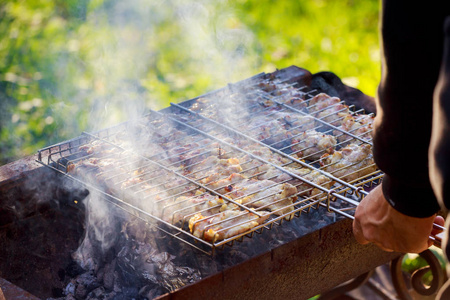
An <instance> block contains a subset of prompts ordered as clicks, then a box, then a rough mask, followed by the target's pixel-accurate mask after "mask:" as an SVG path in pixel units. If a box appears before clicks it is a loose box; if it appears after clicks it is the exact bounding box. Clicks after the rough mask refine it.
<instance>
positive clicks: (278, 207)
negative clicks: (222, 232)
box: [226, 179, 297, 215]
mask: <svg viewBox="0 0 450 300" xmlns="http://www.w3.org/2000/svg"><path fill="white" fill-rule="evenodd" d="M229 190H230V191H229V193H228V194H226V195H227V196H228V197H230V198H232V199H233V200H235V201H239V202H240V203H241V204H244V205H247V206H250V207H256V208H261V209H265V210H270V211H272V212H274V213H275V214H276V215H282V214H287V213H289V212H291V211H292V210H293V209H294V208H293V206H290V205H291V204H292V203H293V202H294V201H295V198H296V197H294V196H295V194H296V193H297V189H296V188H295V186H293V185H291V184H289V183H283V184H278V183H276V182H274V181H271V180H255V179H246V180H242V181H239V182H237V183H235V184H233V185H232V187H230V188H229Z"/></svg>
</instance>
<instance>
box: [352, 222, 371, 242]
mask: <svg viewBox="0 0 450 300" xmlns="http://www.w3.org/2000/svg"><path fill="white" fill-rule="evenodd" d="M353 235H354V236H355V239H356V241H357V242H358V243H359V244H361V245H365V244H368V243H369V241H368V240H366V238H365V237H364V234H363V232H362V228H361V224H360V223H359V221H358V220H356V219H355V220H353Z"/></svg>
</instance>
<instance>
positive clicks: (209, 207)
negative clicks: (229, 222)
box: [161, 190, 237, 224]
mask: <svg viewBox="0 0 450 300" xmlns="http://www.w3.org/2000/svg"><path fill="white" fill-rule="evenodd" d="M232 209H237V205H235V204H234V203H227V201H225V200H223V199H222V198H220V197H219V196H215V195H211V194H209V193H205V192H201V191H200V190H198V191H197V192H196V195H194V196H187V195H186V196H180V197H177V198H176V199H175V200H174V202H169V203H167V204H165V205H164V207H162V208H161V217H162V218H163V219H164V220H165V221H167V222H170V223H172V224H176V223H178V222H179V221H181V220H183V219H185V220H186V219H187V220H186V221H188V220H189V219H190V217H192V216H193V215H194V214H195V213H197V212H201V213H202V214H203V215H204V216H210V215H213V214H217V213H219V212H223V211H226V210H232Z"/></svg>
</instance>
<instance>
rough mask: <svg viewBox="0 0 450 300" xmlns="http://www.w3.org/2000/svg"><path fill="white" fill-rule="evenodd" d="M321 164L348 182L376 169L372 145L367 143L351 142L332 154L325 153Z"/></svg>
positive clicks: (327, 170) (329, 171)
mask: <svg viewBox="0 0 450 300" xmlns="http://www.w3.org/2000/svg"><path fill="white" fill-rule="evenodd" d="M320 164H321V166H322V168H323V169H324V170H325V171H326V172H328V173H331V174H332V175H334V176H336V177H338V178H340V179H342V180H344V181H347V182H352V181H354V180H357V179H360V178H362V177H364V176H366V175H368V174H370V173H372V172H375V171H376V165H375V163H374V160H373V155H372V147H371V146H370V145H367V144H362V145H356V144H350V145H347V146H346V147H345V148H342V149H341V150H340V151H335V152H334V153H333V154H331V155H330V154H328V153H327V154H324V155H323V156H322V157H321V161H320Z"/></svg>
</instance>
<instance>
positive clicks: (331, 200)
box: [38, 72, 383, 254]
mask: <svg viewBox="0 0 450 300" xmlns="http://www.w3.org/2000/svg"><path fill="white" fill-rule="evenodd" d="M318 93H319V91H317V90H314V89H308V88H307V87H306V86H301V85H300V84H299V83H298V82H296V81H295V78H294V81H293V80H292V78H286V73H285V72H275V73H272V74H260V75H257V76H255V77H252V78H250V79H247V80H244V81H242V82H239V83H236V84H230V85H228V86H227V87H225V88H223V89H220V90H218V91H214V92H211V93H209V94H207V95H204V96H201V97H199V98H195V99H192V100H189V101H186V102H183V103H180V104H175V103H172V104H171V107H169V108H168V109H165V110H163V111H161V112H157V111H150V113H149V114H147V115H146V116H144V117H143V118H142V119H140V120H137V121H134V122H126V123H123V124H120V125H118V126H116V127H114V128H109V129H106V130H102V131H99V132H96V133H92V134H91V133H84V134H83V135H82V136H80V137H78V138H75V139H73V140H70V141H67V142H64V143H61V144H58V145H55V146H50V147H47V148H45V149H42V150H39V156H38V157H39V162H40V163H42V164H44V165H46V166H48V167H50V168H52V169H54V170H57V171H58V172H62V173H64V174H65V175H66V176H68V177H70V178H71V179H73V180H76V181H79V182H82V183H83V184H85V185H87V186H89V187H90V188H93V189H96V190H98V191H100V192H101V193H103V194H104V195H105V198H106V199H108V200H109V201H111V202H112V203H114V204H115V205H118V206H120V207H121V208H123V209H125V210H127V211H129V212H130V213H132V214H134V215H137V216H139V217H140V218H143V219H145V220H146V221H147V222H152V223H153V224H155V225H156V226H158V227H159V228H160V229H161V230H163V231H164V232H166V233H167V234H169V235H171V236H173V237H174V238H177V239H180V240H182V241H184V242H186V243H188V244H189V245H191V246H193V247H195V248H196V249H199V250H201V251H203V252H206V253H208V254H214V252H215V250H216V249H221V248H223V246H224V245H232V244H233V243H234V242H235V241H236V240H242V239H243V238H244V237H251V236H252V235H253V234H255V233H262V232H263V231H265V230H268V229H270V228H272V227H273V226H274V225H281V224H282V223H283V222H284V221H289V220H291V219H292V218H294V217H299V216H301V215H302V214H303V213H308V212H309V211H310V210H311V209H317V208H318V207H319V206H326V208H327V209H328V210H329V211H333V212H335V213H338V214H340V215H343V216H346V217H351V214H349V212H348V210H352V209H354V208H355V207H356V205H357V203H358V200H360V199H361V197H364V195H366V194H367V190H369V189H370V188H372V186H373V185H376V184H378V183H379V182H380V180H381V178H382V175H383V174H382V172H380V171H379V170H377V169H376V166H375V164H374V162H373V159H372V158H371V153H369V155H366V156H364V157H362V159H357V160H356V161H350V162H349V163H347V164H343V165H340V164H339V163H338V162H334V161H332V160H330V161H328V162H327V163H323V161H321V158H320V157H321V156H323V154H325V153H327V151H331V152H332V151H334V149H336V150H337V151H338V150H339V149H344V148H345V147H346V145H348V144H352V145H354V146H356V147H364V146H368V147H370V145H371V141H370V138H368V135H370V131H371V128H370V126H371V124H370V123H368V124H363V123H361V124H358V125H357V126H356V127H355V128H354V129H352V131H346V130H345V129H343V128H342V126H340V125H339V124H341V123H342V122H343V119H344V118H345V117H347V116H360V115H366V113H365V111H364V109H357V108H356V107H355V106H354V105H351V106H347V105H346V104H345V103H344V102H343V101H341V100H340V99H337V98H334V99H336V101H335V102H333V103H332V104H331V105H325V106H324V105H323V104H321V103H320V102H318V103H313V102H312V101H313V100H311V99H315V98H314V96H315V95H317V94H318ZM330 97H331V96H330ZM367 116H368V117H373V115H371V114H367ZM248 122H250V124H248ZM280 124H281V125H280ZM361 129H365V130H363V131H361ZM305 132H306V133H308V132H309V133H311V132H314V134H316V135H318V139H319V141H316V143H312V144H311V143H305V142H304V140H303V137H304V134H305ZM361 132H363V134H364V136H363V134H362V133H361ZM334 136H337V142H336V141H335V142H334V145H332V147H333V149H325V148H323V149H322V148H320V143H321V141H320V139H324V137H332V138H333V139H336V138H335V137H334ZM317 145H319V146H317ZM345 149H347V148H345ZM302 155H303V156H302ZM44 158H45V159H44ZM210 161H211V162H210ZM329 170H332V171H329ZM244 178H245V179H244ZM349 179H350V180H349ZM239 180H241V181H239ZM240 182H241V183H242V182H245V183H242V184H239V183H240ZM289 188H290V191H288V189H289ZM205 223H206V224H205ZM200 227H201V229H198V228H200Z"/></svg>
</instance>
